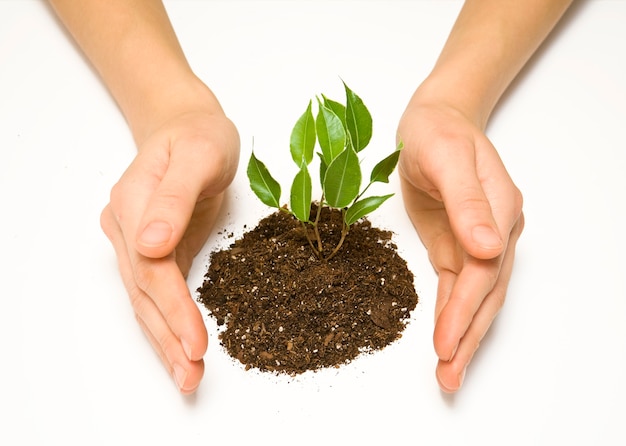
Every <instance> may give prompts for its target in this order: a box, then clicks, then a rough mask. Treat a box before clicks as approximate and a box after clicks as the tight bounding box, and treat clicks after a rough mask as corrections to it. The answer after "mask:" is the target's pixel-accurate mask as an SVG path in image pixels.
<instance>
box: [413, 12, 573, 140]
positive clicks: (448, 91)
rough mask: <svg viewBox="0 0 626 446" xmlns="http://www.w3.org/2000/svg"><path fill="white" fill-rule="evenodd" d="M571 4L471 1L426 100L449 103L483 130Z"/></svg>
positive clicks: (426, 88) (425, 88)
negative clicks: (505, 94)
mask: <svg viewBox="0 0 626 446" xmlns="http://www.w3.org/2000/svg"><path fill="white" fill-rule="evenodd" d="M571 3H572V0H467V1H466V2H465V4H464V6H463V8H462V10H461V12H460V14H459V16H458V18H457V21H456V23H455V24H454V27H453V29H452V31H451V32H450V35H449V37H448V40H447V42H446V44H445V46H444V48H443V50H442V52H441V55H440V57H439V59H438V60H437V63H436V64H435V67H434V68H433V70H432V72H431V74H430V75H429V76H428V78H427V79H426V80H425V82H424V83H423V84H422V86H421V87H420V90H418V94H419V95H420V97H421V100H425V101H430V100H436V101H444V102H447V103H449V104H451V105H452V106H454V107H455V108H457V109H458V110H459V111H460V112H461V113H463V114H464V115H466V117H468V118H469V119H471V120H472V121H473V122H475V123H476V124H477V125H478V126H479V127H481V128H484V126H485V125H486V123H487V120H488V118H489V115H490V114H491V112H492V110H493V108H494V107H495V105H496V103H497V102H498V100H499V98H500V97H501V95H502V93H503V92H504V91H505V90H506V88H507V87H508V85H509V84H510V83H511V81H512V80H513V79H514V78H515V76H516V75H517V73H518V72H519V71H520V70H521V68H522V67H523V66H524V64H525V63H526V62H527V61H528V59H529V58H530V57H531V56H532V54H533V53H534V52H535V50H536V49H537V48H538V46H539V45H540V44H541V42H542V41H543V40H544V39H545V37H546V36H547V35H548V34H549V32H550V31H551V30H552V28H553V27H554V25H555V24H556V23H557V21H558V20H559V19H560V17H561V16H562V14H563V13H564V12H565V10H566V9H567V7H568V6H569V5H570V4H571Z"/></svg>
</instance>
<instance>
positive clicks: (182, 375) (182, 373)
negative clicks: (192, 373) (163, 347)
mask: <svg viewBox="0 0 626 446" xmlns="http://www.w3.org/2000/svg"><path fill="white" fill-rule="evenodd" d="M172 369H174V379H175V380H176V385H177V386H178V388H179V389H182V388H183V386H184V385H185V380H186V379H187V371H186V370H185V369H184V368H183V367H181V366H180V365H178V364H173V365H172Z"/></svg>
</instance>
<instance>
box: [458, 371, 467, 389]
mask: <svg viewBox="0 0 626 446" xmlns="http://www.w3.org/2000/svg"><path fill="white" fill-rule="evenodd" d="M466 370H467V366H465V367H463V370H461V373H459V388H460V387H461V386H462V385H463V381H464V380H465V371H466Z"/></svg>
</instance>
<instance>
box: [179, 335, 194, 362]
mask: <svg viewBox="0 0 626 446" xmlns="http://www.w3.org/2000/svg"><path fill="white" fill-rule="evenodd" d="M180 343H181V344H182V346H183V350H184V351H185V355H187V359H189V360H190V361H192V359H191V344H189V343H188V342H187V341H186V340H184V339H181V340H180Z"/></svg>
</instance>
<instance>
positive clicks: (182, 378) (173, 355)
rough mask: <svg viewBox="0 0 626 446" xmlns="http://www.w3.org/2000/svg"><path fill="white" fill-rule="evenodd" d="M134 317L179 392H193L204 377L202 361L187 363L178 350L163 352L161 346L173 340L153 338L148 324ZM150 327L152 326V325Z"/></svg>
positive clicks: (138, 317)
mask: <svg viewBox="0 0 626 446" xmlns="http://www.w3.org/2000/svg"><path fill="white" fill-rule="evenodd" d="M136 316H137V322H138V323H139V326H140V327H141V328H142V329H143V331H144V333H145V335H146V337H147V338H148V341H149V342H150V345H152V348H153V349H154V351H155V352H156V353H157V354H158V355H159V358H160V359H161V362H162V363H163V365H164V366H165V368H166V370H167V371H168V372H169V374H170V376H172V379H173V380H174V382H175V383H176V385H177V386H178V389H179V390H180V392H181V393H183V394H191V393H193V392H195V391H196V389H197V388H198V386H199V385H200V382H201V381H202V376H203V375H204V361H203V360H198V361H189V359H188V358H187V357H186V355H184V353H183V354H181V352H180V349H176V351H173V349H169V350H164V349H163V345H168V344H169V341H172V342H173V339H172V338H170V339H161V340H158V339H157V338H155V337H154V335H153V332H152V330H150V328H148V324H146V322H145V321H144V320H143V319H142V318H141V317H140V316H139V315H138V314H137V315H136ZM152 325H153V326H154V323H152ZM163 332H164V331H163Z"/></svg>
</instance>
